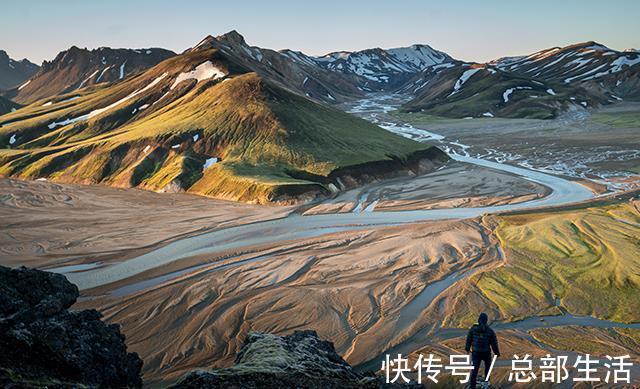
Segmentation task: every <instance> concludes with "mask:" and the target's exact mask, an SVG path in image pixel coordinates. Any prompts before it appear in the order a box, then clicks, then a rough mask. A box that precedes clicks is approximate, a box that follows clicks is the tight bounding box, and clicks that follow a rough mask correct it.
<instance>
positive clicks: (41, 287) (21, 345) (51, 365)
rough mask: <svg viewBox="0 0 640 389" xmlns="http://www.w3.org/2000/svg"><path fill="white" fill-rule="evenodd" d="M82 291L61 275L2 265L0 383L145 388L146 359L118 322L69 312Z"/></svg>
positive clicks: (8, 385)
mask: <svg viewBox="0 0 640 389" xmlns="http://www.w3.org/2000/svg"><path fill="white" fill-rule="evenodd" d="M78 295H79V293H78V288H77V287H76V286H75V285H73V284H72V283H70V282H69V281H67V279H66V278H65V277H64V276H63V275H60V274H54V273H49V272H44V271H40V270H35V269H27V268H24V267H22V268H18V269H10V268H7V267H3V266H0V350H1V351H0V386H2V387H5V388H25V387H49V388H52V387H109V388H111V387H114V388H115V387H118V388H122V387H131V388H137V387H141V386H142V379H141V376H140V370H141V368H142V360H141V359H140V358H139V357H138V355H137V354H135V353H127V347H126V345H125V343H124V340H125V339H124V335H122V334H121V333H120V328H119V326H118V325H117V324H111V325H107V324H105V323H103V322H102V321H101V320H100V318H101V314H100V313H99V312H98V311H96V310H84V311H69V308H70V307H71V306H72V305H73V304H74V303H75V301H76V299H77V298H78Z"/></svg>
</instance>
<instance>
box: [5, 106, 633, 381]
mask: <svg viewBox="0 0 640 389" xmlns="http://www.w3.org/2000/svg"><path fill="white" fill-rule="evenodd" d="M364 105H365V104H363V105H361V107H362V106H364ZM626 109H628V110H630V111H633V109H632V108H626ZM625 112H629V111H625ZM357 113H358V114H359V115H362V116H365V117H367V116H368V115H370V114H375V115H374V116H372V117H371V116H369V117H368V118H369V119H371V120H377V121H378V123H381V124H385V123H387V124H389V123H391V122H392V121H393V123H395V124H393V123H392V125H393V126H396V127H395V128H394V129H392V131H393V130H395V131H397V132H401V133H403V134H404V135H405V136H411V137H419V138H420V139H422V140H426V141H432V142H434V143H436V144H438V143H437V142H439V143H440V145H441V146H444V147H448V148H449V151H450V152H452V153H458V154H459V155H461V156H463V157H464V156H465V155H470V156H475V155H477V154H480V155H483V156H485V157H486V158H488V159H492V158H493V160H495V161H498V162H509V163H511V164H514V165H515V164H518V163H520V164H521V165H525V166H526V165H527V164H528V165H530V166H533V167H536V168H540V169H546V170H549V169H550V166H557V164H554V163H555V162H553V161H556V162H559V161H562V160H563V159H562V158H563V157H561V156H559V155H563V156H564V157H565V159H564V162H565V163H566V165H567V168H566V169H564V170H561V173H563V174H564V175H568V176H572V175H573V176H574V177H575V179H582V180H584V179H586V178H589V177H591V178H596V179H597V180H598V181H602V185H605V186H606V185H608V186H609V187H610V188H611V189H614V187H615V185H618V188H620V187H621V186H620V185H622V184H621V183H623V184H624V188H625V189H632V188H633V185H634V182H635V181H634V177H633V173H632V172H633V169H634V168H627V165H628V166H631V165H633V164H634V163H636V162H638V161H639V159H638V158H640V157H638V156H634V155H635V154H633V153H632V152H634V150H635V151H638V150H640V144H638V143H637V142H638V139H639V138H638V137H637V135H636V136H635V137H634V134H637V127H631V128H630V127H628V126H635V124H633V123H632V124H629V121H625V122H624V124H622V125H623V126H625V127H616V126H618V125H619V124H611V123H609V122H607V123H608V124H603V122H605V121H607V120H611V115H612V113H611V112H609V111H603V112H600V113H594V114H589V115H590V116H589V117H588V119H585V120H587V121H588V124H584V123H583V124H579V123H582V122H580V121H579V120H578V119H576V118H573V119H570V120H569V119H567V120H568V121H567V122H566V123H565V124H562V123H563V122H561V121H553V122H541V121H512V120H510V121H503V120H499V119H473V120H458V121H455V122H446V123H445V122H442V121H438V120H435V121H434V120H433V119H432V118H420V117H418V116H412V117H411V118H410V119H411V120H412V121H411V124H410V125H407V121H408V120H409V119H408V118H407V117H405V116H398V114H394V113H391V109H388V110H387V109H382V110H381V109H380V107H379V104H378V106H377V107H374V108H371V111H370V112H367V111H366V109H360V110H359V111H358V112H357ZM414 115H416V114H414ZM598 115H604V116H598ZM607 115H610V116H607ZM616 115H617V114H616ZM399 117H400V118H401V120H400V119H399ZM616 117H617V116H616ZM576 120H578V121H576ZM580 120H581V119H580ZM598 120H600V122H597V121H598ZM629 120H632V119H629ZM399 121H400V122H401V123H399ZM542 123H544V126H543V125H542ZM575 123H578V124H575ZM595 123H600V124H595ZM547 125H551V126H556V127H554V129H553V130H547V129H545V128H543V127H545V126H547ZM388 127H389V125H388ZM421 128H424V129H426V131H424V130H422V129H421ZM605 130H607V131H608V133H606V134H605ZM532 134H533V135H532ZM440 135H444V138H443V137H442V136H440ZM526 142H529V144H527V143H526ZM634 142H635V143H634ZM607 144H608V145H609V146H607V147H610V148H611V149H610V150H609V149H607V150H609V152H607V153H605V152H604V151H603V153H602V156H601V157H602V158H601V159H599V160H597V161H585V160H584V158H587V157H588V156H589V153H590V151H589V150H592V149H593V148H594V147H605V146H606V145H607ZM466 145H472V146H466ZM538 149H545V150H547V151H548V153H537V152H536V150H538ZM487 150H489V151H487ZM490 150H495V151H490ZM567 150H573V151H574V152H575V153H574V154H571V153H568V152H567ZM603 150H604V149H603ZM488 152H490V153H491V155H489V156H487V153H488ZM563 153H564V154H563ZM591 154H594V153H593V152H591ZM516 155H517V156H519V157H516ZM572 155H577V156H578V157H576V158H573V157H567V156H572ZM597 155H598V156H600V154H597ZM618 155H619V156H620V157H619V158H618V157H617V156H618ZM545 158H547V159H545ZM460 159H464V158H462V157H461V158H460ZM634 161H635V162H634ZM583 165H584V166H583ZM637 166H640V163H638V164H637ZM611 172H613V173H616V174H610V173H611ZM614 176H622V177H623V178H622V179H621V178H614ZM563 181H564V180H563ZM571 184H572V185H574V183H571ZM613 184H615V185H613ZM602 185H600V186H601V187H600V188H599V190H600V191H603V190H605V189H604V187H602ZM578 186H579V185H578ZM591 186H592V187H597V186H599V184H597V183H596V185H591ZM582 189H583V191H580V188H577V189H576V188H574V191H575V193H577V194H579V195H580V196H583V195H584V193H583V192H588V191H586V190H584V188H582ZM563 190H565V191H567V193H564V195H565V196H568V198H570V197H571V195H572V193H574V192H571V191H570V190H567V189H566V188H564V189H563ZM0 193H2V195H1V197H0V219H2V220H3V224H2V226H1V227H0V263H1V264H3V265H9V266H19V265H26V266H32V267H39V268H44V269H49V270H51V269H53V270H54V271H59V272H63V273H65V274H67V276H68V277H69V278H70V279H71V280H74V279H77V280H81V281H82V282H88V283H87V284H86V285H90V286H91V288H89V289H84V290H82V298H81V300H80V301H79V302H78V303H77V304H76V306H77V307H78V308H96V309H99V310H100V311H101V312H102V313H103V314H104V315H105V318H106V319H107V320H108V321H110V322H116V323H120V324H121V326H122V331H123V333H124V334H125V335H126V336H127V344H128V346H129V349H130V350H132V351H136V352H138V353H139V354H140V356H141V357H142V359H143V360H144V361H145V365H144V374H145V382H147V383H149V384H150V385H153V384H160V383H166V382H169V381H174V380H176V379H178V378H179V377H180V376H181V375H182V374H184V373H185V372H187V371H191V370H193V369H196V368H207V367H214V366H228V365H230V364H231V363H232V361H233V359H234V357H235V354H236V352H237V351H238V350H239V349H240V347H241V345H242V342H243V340H244V338H245V336H246V334H247V333H248V332H249V331H264V332H273V333H280V334H286V333H290V332H292V331H293V330H295V329H315V330H316V331H317V332H318V334H319V335H320V337H322V338H325V339H328V340H331V341H332V342H334V344H335V346H336V349H337V351H338V352H339V353H340V354H341V355H343V356H344V357H345V359H347V361H349V362H350V363H351V364H355V365H360V366H361V367H362V368H370V369H378V368H379V366H380V356H381V355H383V354H385V353H387V352H391V353H398V352H401V353H403V354H404V355H409V354H411V355H416V354H417V353H418V352H422V353H429V352H434V353H437V354H440V355H449V354H451V353H452V352H453V351H456V352H459V351H461V346H462V343H461V342H462V339H463V337H464V334H465V330H464V328H466V327H467V326H468V325H469V324H470V323H472V321H473V320H474V318H475V317H476V316H477V313H478V312H480V311H488V312H490V314H491V316H492V318H493V319H495V320H496V321H497V322H496V323H495V325H494V326H495V328H496V330H497V331H498V335H499V336H500V339H501V341H502V344H503V349H504V351H503V354H504V355H505V357H510V356H511V354H513V353H520V354H523V353H525V352H527V353H529V354H532V355H536V356H537V355H543V354H546V353H547V352H548V353H552V354H556V355H557V354H558V353H559V352H562V353H569V354H570V355H574V354H575V353H583V352H593V353H596V354H597V353H603V352H615V354H616V355H623V354H627V353H628V354H630V355H631V356H632V357H633V358H634V359H635V361H636V363H638V362H639V361H640V328H639V327H640V325H639V324H638V322H640V318H638V317H637V313H638V312H639V307H638V306H637V301H635V300H634V298H633V296H634V295H635V296H637V293H638V291H639V290H640V280H639V279H638V277H639V274H640V271H639V270H638V269H639V268H640V262H639V261H640V260H639V259H638V258H640V253H638V252H637V247H638V246H637V242H638V241H640V212H639V211H638V203H637V200H635V198H636V197H637V193H633V194H632V195H626V197H624V198H623V199H614V198H605V199H597V200H592V201H590V202H587V203H583V204H581V205H577V206H573V205H562V206H558V207H555V208H553V209H548V208H547V209H543V210H524V209H523V210H519V211H516V208H517V206H518V205H520V206H521V207H523V208H524V207H525V206H526V204H532V202H533V204H535V200H536V199H539V198H540V199H544V198H553V196H554V195H553V194H551V195H550V189H549V188H547V187H545V186H544V185H542V184H541V183H538V182H533V181H532V180H530V179H524V178H522V177H519V176H517V175H515V174H512V173H509V172H507V171H499V170H495V169H491V168H489V167H485V166H479V165H470V164H467V163H464V162H461V161H453V162H451V163H449V164H448V165H447V166H445V167H443V168H442V169H441V170H439V171H437V172H434V173H430V174H428V175H425V176H419V177H415V178H403V179H397V180H391V181H384V182H378V183H372V184H370V185H367V186H365V187H363V188H360V189H357V190H352V191H347V192H344V193H341V194H340V195H338V196H337V197H335V198H333V199H329V200H327V201H324V202H321V203H314V204H307V205H305V206H301V207H297V208H296V207H264V206H253V205H245V204H239V203H231V202H225V201H217V200H211V199H207V198H202V197H195V196H190V195H185V194H157V193H152V192H144V191H140V190H136V189H126V190H119V189H113V188H106V187H87V186H78V185H66V184H54V183H49V182H35V181H17V180H0ZM549 195H550V196H549ZM556 195H558V193H556ZM559 195H560V196H562V195H563V193H560V194H559ZM634 196H635V197H634ZM565 200H566V198H565ZM576 200H584V197H579V198H576ZM509 204H512V205H514V208H513V211H514V212H513V213H511V214H504V213H503V212H502V211H505V210H511V208H500V207H496V208H486V209H489V210H492V211H491V214H486V212H483V211H482V210H483V209H485V208H482V207H488V206H495V205H498V206H505V205H509ZM548 205H557V204H551V203H550V204H548ZM470 207H471V208H473V207H480V208H477V209H478V210H479V211H477V212H474V211H469V212H468V213H459V214H455V212H454V211H455V210H456V209H458V208H459V210H460V211H464V209H466V208H470ZM429 209H441V213H439V214H438V216H434V218H439V219H446V220H431V221H429V220H428V218H427V217H423V216H422V215H426V214H424V213H420V212H427V211H426V210H429ZM382 211H393V213H391V212H390V213H383V212H382ZM494 211H495V212H494ZM328 213H331V214H333V215H328ZM336 213H340V214H341V215H337V216H341V219H340V220H341V222H340V223H335V225H332V226H331V227H330V228H329V227H327V226H328V225H331V223H327V222H325V221H326V220H329V219H328V218H330V217H334V216H336V215H335V214H336ZM359 213H367V214H368V215H366V216H367V217H366V218H361V219H357V217H358V216H365V215H356V214H359ZM447 213H448V214H449V215H447ZM347 214H353V217H350V215H347ZM304 215H307V216H304ZM376 215H378V216H376ZM386 215H396V216H394V217H391V216H386ZM402 215H411V217H408V216H407V219H406V220H405V219H403V216H402ZM456 215H464V216H456ZM385 217H387V219H386V220H385ZM460 217H464V219H460ZM331 220H333V219H331ZM335 220H338V219H335ZM314 223H315V224H314ZM231 227H236V228H235V229H234V228H231ZM538 238H541V239H538ZM540 242H542V243H540ZM594 263H595V264H596V265H594ZM576 266H578V269H582V270H581V271H576V270H575V269H576ZM110 269H112V270H113V271H112V272H109V270H110ZM98 270H103V271H102V273H100V272H99V271H98ZM131 271H133V272H131ZM118 272H124V273H118ZM128 272H129V273H128ZM89 274H95V277H89V276H88V275H89ZM85 275H86V276H85ZM100 277H103V278H100ZM594 285H596V286H598V290H604V291H605V292H603V294H602V296H601V297H602V298H598V299H593V300H589V299H588V298H585V296H589V295H591V294H593V293H595V292H594V289H593V288H594ZM603 288H604V289H603ZM636 300H637V299H636ZM572 339H573V340H575V339H593V340H594V341H593V342H575V341H572ZM168 340H170V341H168ZM635 374H636V375H635V377H640V376H638V375H637V374H638V372H635Z"/></svg>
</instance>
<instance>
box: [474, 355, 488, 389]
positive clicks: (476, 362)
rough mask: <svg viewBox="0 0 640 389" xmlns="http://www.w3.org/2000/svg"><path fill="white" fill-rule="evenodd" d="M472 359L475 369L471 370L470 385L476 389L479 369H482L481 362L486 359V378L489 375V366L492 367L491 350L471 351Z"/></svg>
mask: <svg viewBox="0 0 640 389" xmlns="http://www.w3.org/2000/svg"><path fill="white" fill-rule="evenodd" d="M471 361H472V362H473V370H472V371H471V377H470V378H469V387H470V388H471V389H475V388H476V381H477V379H478V371H479V370H480V362H483V361H484V378H485V380H486V379H487V376H488V375H489V368H490V367H491V351H474V352H472V353H471Z"/></svg>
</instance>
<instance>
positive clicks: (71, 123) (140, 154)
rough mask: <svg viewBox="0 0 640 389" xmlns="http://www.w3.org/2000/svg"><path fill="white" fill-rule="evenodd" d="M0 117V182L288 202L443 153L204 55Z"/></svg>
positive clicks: (217, 53) (416, 168) (423, 167)
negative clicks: (26, 180)
mask: <svg viewBox="0 0 640 389" xmlns="http://www.w3.org/2000/svg"><path fill="white" fill-rule="evenodd" d="M45 101H46V100H40V101H38V102H36V103H34V104H31V105H30V106H28V107H25V108H23V109H20V110H18V111H16V112H13V113H10V114H7V115H4V116H0V124H2V127H0V146H1V147H6V148H7V149H4V150H0V174H2V175H6V176H17V177H22V178H48V179H53V180H59V181H69V182H80V183H103V184H107V185H112V186H120V187H130V186H135V187H141V188H145V189H151V190H159V191H174V190H188V191H190V192H192V193H197V194H204V195H208V196H213V197H218V198H226V199H232V200H241V201H249V202H260V203H267V202H273V201H276V202H289V201H297V200H304V199H309V198H313V197H315V196H318V195H326V194H329V193H330V192H332V191H336V190H338V188H347V187H351V186H355V185H358V184H359V183H361V182H364V181H367V180H372V179H378V178H382V177H385V176H388V175H394V174H412V173H416V172H423V171H428V170H430V169H432V168H433V167H435V166H437V165H439V164H441V163H443V162H444V161H445V160H446V159H447V157H446V155H444V154H443V153H442V152H441V151H439V150H438V149H436V148H431V147H429V146H427V145H424V144H421V143H417V142H414V141H412V140H409V139H405V138H402V137H400V136H397V135H394V134H391V133H389V132H387V131H385V130H383V129H381V128H379V127H377V126H374V125H372V124H370V123H368V122H366V121H364V120H361V119H358V118H356V117H354V116H351V115H348V114H346V113H343V112H342V111H339V110H336V109H333V108H330V107H327V106H324V105H321V104H318V103H316V102H313V101H311V100H309V99H307V98H305V97H303V96H299V95H297V94H294V93H292V92H290V91H287V90H286V89H284V88H282V86H281V85H279V84H278V83H277V82H275V81H271V80H269V79H266V78H265V77H263V76H260V75H259V74H257V73H255V72H252V71H251V69H248V68H247V67H246V66H244V64H241V63H238V62H236V61H235V57H234V56H231V55H228V54H227V53H225V52H223V51H222V50H218V49H214V48H209V49H206V48H200V49H198V50H191V51H188V52H186V53H184V54H182V55H179V56H176V57H173V58H169V59H167V60H165V61H163V62H161V63H160V64H158V65H156V66H155V67H153V68H151V69H149V70H147V71H145V72H143V73H141V74H139V75H137V76H134V77H131V78H128V79H126V80H124V81H123V82H119V83H116V84H111V85H105V86H102V87H100V86H98V87H94V88H85V89H83V90H82V91H80V92H79V93H72V94H67V95H63V96H58V97H56V98H55V99H52V101H51V102H50V103H51V104H49V101H46V102H45Z"/></svg>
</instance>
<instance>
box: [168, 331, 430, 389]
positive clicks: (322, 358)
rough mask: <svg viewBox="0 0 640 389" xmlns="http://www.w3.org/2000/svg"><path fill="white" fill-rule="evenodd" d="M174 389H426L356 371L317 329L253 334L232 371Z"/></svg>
mask: <svg viewBox="0 0 640 389" xmlns="http://www.w3.org/2000/svg"><path fill="white" fill-rule="evenodd" d="M173 388H180V389H191V388H193V389H196V388H214V389H215V388H228V389H233V388H241V389H253V388H266V389H270V388H273V389H283V388H310V389H315V388H318V389H319V388H347V389H348V388H422V386H421V385H418V384H408V385H389V384H385V383H384V381H383V380H382V379H381V378H379V377H376V376H375V375H373V374H363V373H360V372H357V371H355V370H354V369H353V368H352V367H351V366H350V365H349V364H348V363H347V362H346V361H345V360H344V359H342V357H340V355H338V354H337V353H336V351H335V349H334V347H333V343H331V342H327V341H324V340H321V339H320V338H318V335H317V334H316V332H315V331H296V332H294V333H293V334H291V335H289V336H276V335H271V334H261V333H251V334H249V336H248V337H247V339H246V340H245V343H244V345H243V346H242V349H241V350H240V352H239V353H238V356H237V357H236V364H235V365H234V366H233V367H230V368H226V369H216V370H211V371H198V372H193V373H190V374H188V375H187V376H186V377H185V378H184V379H183V380H182V381H180V382H179V383H178V384H176V385H174V386H173Z"/></svg>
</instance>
